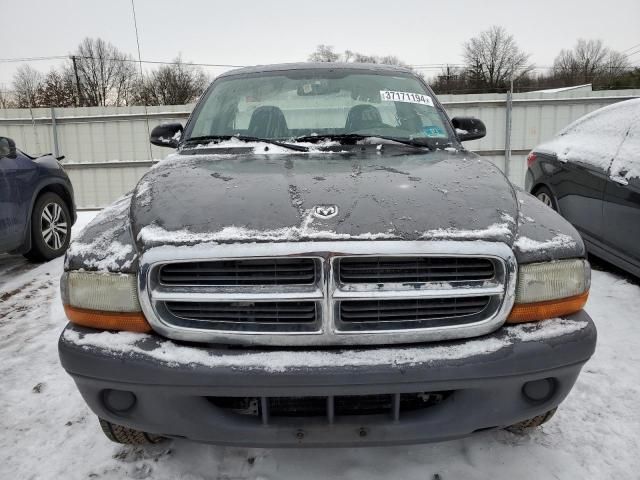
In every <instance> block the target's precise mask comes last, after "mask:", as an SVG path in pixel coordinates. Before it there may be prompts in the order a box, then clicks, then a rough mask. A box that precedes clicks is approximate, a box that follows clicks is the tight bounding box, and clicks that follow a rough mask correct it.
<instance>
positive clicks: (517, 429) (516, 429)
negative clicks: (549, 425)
mask: <svg viewBox="0 0 640 480" xmlns="http://www.w3.org/2000/svg"><path fill="white" fill-rule="evenodd" d="M557 409H558V407H556V408H553V409H551V410H549V411H548V412H546V413H543V414H542V415H538V416H535V417H533V418H530V419H528V420H525V421H523V422H518V423H514V424H513V425H509V426H508V427H505V430H507V431H508V432H511V433H516V434H520V435H521V434H524V433H527V432H528V431H529V430H533V429H534V428H536V427H539V426H540V425H542V424H543V423H546V422H548V421H549V420H550V419H551V417H553V414H554V413H556V410H557Z"/></svg>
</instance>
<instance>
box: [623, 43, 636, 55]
mask: <svg viewBox="0 0 640 480" xmlns="http://www.w3.org/2000/svg"><path fill="white" fill-rule="evenodd" d="M636 47H640V43H636V44H635V45H634V46H632V47H629V48H627V49H626V50H623V51H621V52H620V53H624V52H628V51H629V50H633V49H634V48H636Z"/></svg>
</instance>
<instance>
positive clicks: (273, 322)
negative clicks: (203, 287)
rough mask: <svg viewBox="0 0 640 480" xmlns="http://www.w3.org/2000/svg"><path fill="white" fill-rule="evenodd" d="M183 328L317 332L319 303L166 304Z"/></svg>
mask: <svg viewBox="0 0 640 480" xmlns="http://www.w3.org/2000/svg"><path fill="white" fill-rule="evenodd" d="M164 307H165V308H166V311H167V312H168V313H169V314H170V315H172V316H173V317H175V318H176V319H179V320H180V321H181V322H182V324H183V325H185V326H191V327H199V328H207V329H215V330H228V331H237V332H241V331H245V330H255V331H272V332H277V331H280V332H282V331H292V332H293V331H309V330H313V329H315V328H316V324H317V321H318V308H317V305H316V303H315V302H165V304H164Z"/></svg>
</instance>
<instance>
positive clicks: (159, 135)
mask: <svg viewBox="0 0 640 480" xmlns="http://www.w3.org/2000/svg"><path fill="white" fill-rule="evenodd" d="M182 130H183V127H182V124H181V123H163V124H162V125H158V126H157V127H155V128H154V129H153V130H151V137H149V141H150V142H151V143H152V144H153V145H157V146H158V147H171V148H176V147H177V146H178V143H180V137H182Z"/></svg>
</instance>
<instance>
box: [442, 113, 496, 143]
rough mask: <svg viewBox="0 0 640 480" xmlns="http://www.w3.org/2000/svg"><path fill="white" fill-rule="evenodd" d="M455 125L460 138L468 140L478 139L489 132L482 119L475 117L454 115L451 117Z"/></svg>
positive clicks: (464, 140) (463, 140)
mask: <svg viewBox="0 0 640 480" xmlns="http://www.w3.org/2000/svg"><path fill="white" fill-rule="evenodd" d="M451 123H452V124H453V127H454V128H455V129H456V135H457V136H458V140H460V141H461V142H466V141H467V140H477V139H478V138H482V137H484V136H485V135H486V134H487V127H485V126H484V123H483V122H482V120H480V119H478V118H474V117H453V118H452V119H451Z"/></svg>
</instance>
